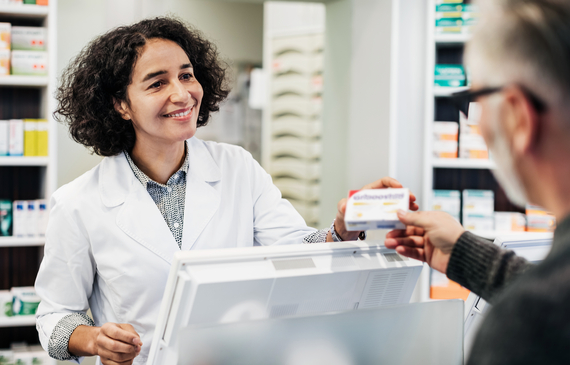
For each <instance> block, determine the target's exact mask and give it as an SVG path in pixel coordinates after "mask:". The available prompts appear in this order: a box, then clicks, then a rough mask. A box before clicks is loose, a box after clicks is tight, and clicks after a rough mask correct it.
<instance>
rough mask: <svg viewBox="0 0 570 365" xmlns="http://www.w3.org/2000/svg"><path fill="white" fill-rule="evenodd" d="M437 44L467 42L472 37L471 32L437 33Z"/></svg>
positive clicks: (435, 37)
mask: <svg viewBox="0 0 570 365" xmlns="http://www.w3.org/2000/svg"><path fill="white" fill-rule="evenodd" d="M434 39H435V43H436V44H460V43H466V42H467V41H469V40H470V39H471V34H462V33H456V34H455V33H448V34H436V35H435V36H434Z"/></svg>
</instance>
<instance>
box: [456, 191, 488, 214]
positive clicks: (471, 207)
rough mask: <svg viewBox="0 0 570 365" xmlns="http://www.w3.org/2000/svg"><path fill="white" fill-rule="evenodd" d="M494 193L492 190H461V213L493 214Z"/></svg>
mask: <svg viewBox="0 0 570 365" xmlns="http://www.w3.org/2000/svg"><path fill="white" fill-rule="evenodd" d="M494 210H495V193H494V192H493V190H470V189H466V190H463V212H464V213H465V212H468V213H482V214H491V215H492V214H493V213H494Z"/></svg>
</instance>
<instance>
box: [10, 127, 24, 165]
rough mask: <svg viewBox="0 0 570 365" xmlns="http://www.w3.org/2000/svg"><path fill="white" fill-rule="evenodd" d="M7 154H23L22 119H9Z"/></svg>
mask: <svg viewBox="0 0 570 365" xmlns="http://www.w3.org/2000/svg"><path fill="white" fill-rule="evenodd" d="M9 125H10V127H9V129H10V130H9V135H8V154H9V155H10V156H23V155H24V121H23V120H21V119H11V120H10V122H9Z"/></svg>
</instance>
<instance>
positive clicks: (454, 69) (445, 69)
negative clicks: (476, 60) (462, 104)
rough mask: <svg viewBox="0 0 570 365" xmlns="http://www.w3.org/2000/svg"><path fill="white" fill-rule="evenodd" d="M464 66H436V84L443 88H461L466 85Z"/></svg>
mask: <svg viewBox="0 0 570 365" xmlns="http://www.w3.org/2000/svg"><path fill="white" fill-rule="evenodd" d="M466 80H467V78H466V77H465V69H464V68H463V65H436V66H435V71H434V84H435V86H441V87H461V86H465V85H466Z"/></svg>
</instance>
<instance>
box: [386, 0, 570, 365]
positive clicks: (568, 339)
mask: <svg viewBox="0 0 570 365" xmlns="http://www.w3.org/2000/svg"><path fill="white" fill-rule="evenodd" d="M478 4H479V6H480V8H481V12H482V14H481V22H480V26H479V27H478V29H477V30H476V32H475V34H474V36H473V40H472V41H471V42H470V43H469V44H468V47H467V50H466V60H467V64H468V66H469V69H470V70H471V75H472V80H473V87H472V90H470V91H469V92H468V93H467V94H464V95H462V96H463V97H464V98H465V97H467V98H468V99H470V100H471V101H478V102H480V104H481V107H482V115H481V121H480V126H481V130H482V133H483V136H484V138H485V140H486V142H487V145H488V146H489V149H490V150H491V152H492V153H493V156H494V158H495V160H496V163H497V168H496V169H495V171H494V173H495V175H496V177H497V179H498V181H499V183H500V184H501V185H502V186H503V187H504V188H505V191H506V192H507V194H508V196H509V198H510V199H511V200H512V201H513V202H514V203H517V204H519V205H524V204H525V203H526V202H527V201H528V202H532V203H534V204H538V205H541V206H543V207H545V208H547V209H548V210H550V211H551V212H553V213H554V215H555V216H556V219H557V221H558V228H557V229H556V232H555V234H554V242H553V246H552V250H551V252H550V253H549V255H548V256H547V257H546V259H545V260H544V261H543V262H542V263H541V264H539V265H537V266H534V265H531V264H529V263H528V262H527V261H525V260H524V259H522V258H520V257H517V256H515V255H514V253H512V252H510V251H503V250H500V249H499V248H497V247H495V246H494V245H492V244H491V243H489V242H488V241H486V240H484V239H482V238H480V237H477V236H475V235H473V234H471V233H468V232H465V230H464V229H463V227H461V226H460V225H459V224H458V223H456V222H455V220H453V219H452V218H451V217H450V216H448V215H446V214H445V213H441V212H419V213H408V214H405V213H402V214H400V219H401V220H402V222H404V223H405V224H406V225H407V226H408V227H407V230H406V231H405V232H404V231H394V232H391V233H390V234H389V235H388V237H389V238H388V239H387V240H386V246H388V247H390V248H396V250H397V251H398V252H399V253H401V254H403V255H406V256H409V257H413V258H417V259H421V260H424V261H426V262H427V263H428V264H429V265H430V266H431V267H433V268H435V269H437V270H439V271H441V272H443V273H446V274H447V276H448V277H449V278H450V279H452V280H455V281H457V282H459V283H460V284H461V285H463V286H465V287H467V288H468V289H470V290H472V291H473V292H475V293H477V294H479V295H481V296H482V297H483V298H485V299H486V300H487V301H489V302H490V303H492V304H493V308H492V310H491V311H490V312H489V314H488V317H487V318H486V320H485V321H484V323H483V325H482V326H481V330H480V332H479V333H478V336H477V338H476V340H475V343H474V346H473V349H472V352H471V358H470V359H469V362H468V363H469V364H570V351H569V350H568V349H569V348H570V0H481V1H479V3H478Z"/></svg>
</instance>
